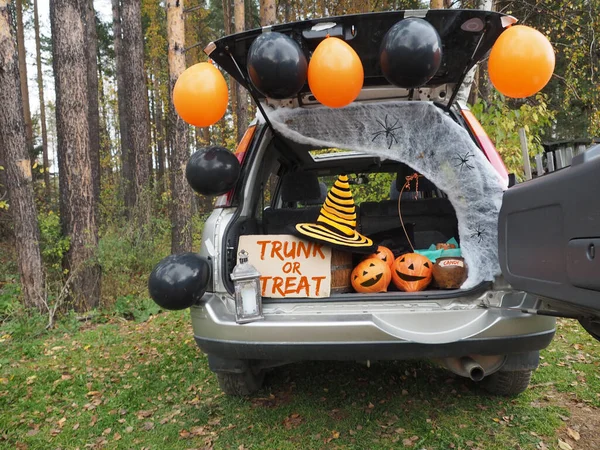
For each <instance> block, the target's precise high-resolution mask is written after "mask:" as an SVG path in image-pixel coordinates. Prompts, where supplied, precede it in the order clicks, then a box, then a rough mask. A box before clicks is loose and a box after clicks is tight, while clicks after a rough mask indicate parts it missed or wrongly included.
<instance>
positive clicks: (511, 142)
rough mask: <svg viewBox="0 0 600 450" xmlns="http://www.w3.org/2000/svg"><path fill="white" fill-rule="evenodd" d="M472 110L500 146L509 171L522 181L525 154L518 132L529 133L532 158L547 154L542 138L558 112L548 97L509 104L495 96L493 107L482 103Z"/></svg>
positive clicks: (543, 96)
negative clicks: (550, 105)
mask: <svg viewBox="0 0 600 450" xmlns="http://www.w3.org/2000/svg"><path fill="white" fill-rule="evenodd" d="M471 110H472V112H473V114H474V115H475V117H477V119H478V120H479V122H480V123H481V125H482V126H483V128H484V129H485V131H486V132H487V134H488V136H489V137H490V138H491V139H492V141H493V142H494V143H495V144H496V149H497V150H498V152H499V153H500V155H501V156H502V159H503V160H504V163H505V164H506V167H507V169H508V171H509V172H512V173H515V174H516V175H517V176H518V177H519V178H520V179H522V178H523V154H522V151H521V143H520V140H519V135H518V130H519V128H524V129H525V132H526V133H527V145H528V150H529V155H530V158H531V157H532V156H533V155H536V154H538V153H541V152H542V151H543V148H542V145H541V144H542V136H543V135H544V133H545V132H546V130H548V128H549V127H550V125H551V123H552V119H553V118H554V112H553V111H551V110H549V109H548V106H547V98H546V96H545V95H544V94H538V95H536V97H535V99H534V100H526V101H520V102H517V101H511V102H509V101H507V99H506V98H504V96H503V95H502V94H500V93H498V92H495V93H494V94H493V96H492V101H491V102H490V103H488V102H486V101H485V100H483V99H478V100H477V102H476V103H475V104H474V105H473V106H472V107H471Z"/></svg>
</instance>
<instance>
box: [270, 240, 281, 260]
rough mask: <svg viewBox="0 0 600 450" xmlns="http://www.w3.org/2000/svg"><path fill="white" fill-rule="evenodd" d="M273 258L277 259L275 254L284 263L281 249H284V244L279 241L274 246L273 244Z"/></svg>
mask: <svg viewBox="0 0 600 450" xmlns="http://www.w3.org/2000/svg"><path fill="white" fill-rule="evenodd" d="M271 245H272V247H271V258H275V254H277V257H278V258H279V259H280V260H282V261H283V256H281V253H280V252H281V247H283V244H282V243H281V242H279V241H274V242H273V244H271Z"/></svg>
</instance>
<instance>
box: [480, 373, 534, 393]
mask: <svg viewBox="0 0 600 450" xmlns="http://www.w3.org/2000/svg"><path fill="white" fill-rule="evenodd" d="M532 372H533V371H532V370H515V371H499V372H495V373H493V374H491V375H488V376H487V377H485V378H484V379H483V382H482V386H483V388H484V389H485V390H486V391H488V392H489V393H491V394H495V395H503V396H507V397H512V396H515V395H519V394H520V393H522V392H524V391H525V390H526V389H527V386H529V382H530V381H531V374H532Z"/></svg>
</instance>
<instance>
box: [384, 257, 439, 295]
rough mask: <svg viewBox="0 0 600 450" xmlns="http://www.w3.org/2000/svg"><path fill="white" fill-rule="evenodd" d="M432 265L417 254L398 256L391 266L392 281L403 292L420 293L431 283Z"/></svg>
mask: <svg viewBox="0 0 600 450" xmlns="http://www.w3.org/2000/svg"><path fill="white" fill-rule="evenodd" d="M432 268H433V263H432V262H431V261H429V258H427V257H425V256H423V255H419V254H418V253H407V254H405V255H401V256H398V257H397V258H396V260H395V261H394V265H393V266H392V281H393V282H394V284H395V285H396V287H397V288H398V289H400V290H401V291H405V292H416V291H422V290H423V289H425V288H426V287H427V285H428V284H429V282H430V281H431V270H432Z"/></svg>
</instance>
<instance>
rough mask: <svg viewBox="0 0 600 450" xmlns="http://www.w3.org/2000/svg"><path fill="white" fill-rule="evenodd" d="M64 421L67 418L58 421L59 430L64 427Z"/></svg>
mask: <svg viewBox="0 0 600 450" xmlns="http://www.w3.org/2000/svg"><path fill="white" fill-rule="evenodd" d="M66 421H67V418H66V417H63V418H62V419H60V420H59V421H58V426H59V428H62V427H63V426H64V425H65V422H66Z"/></svg>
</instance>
